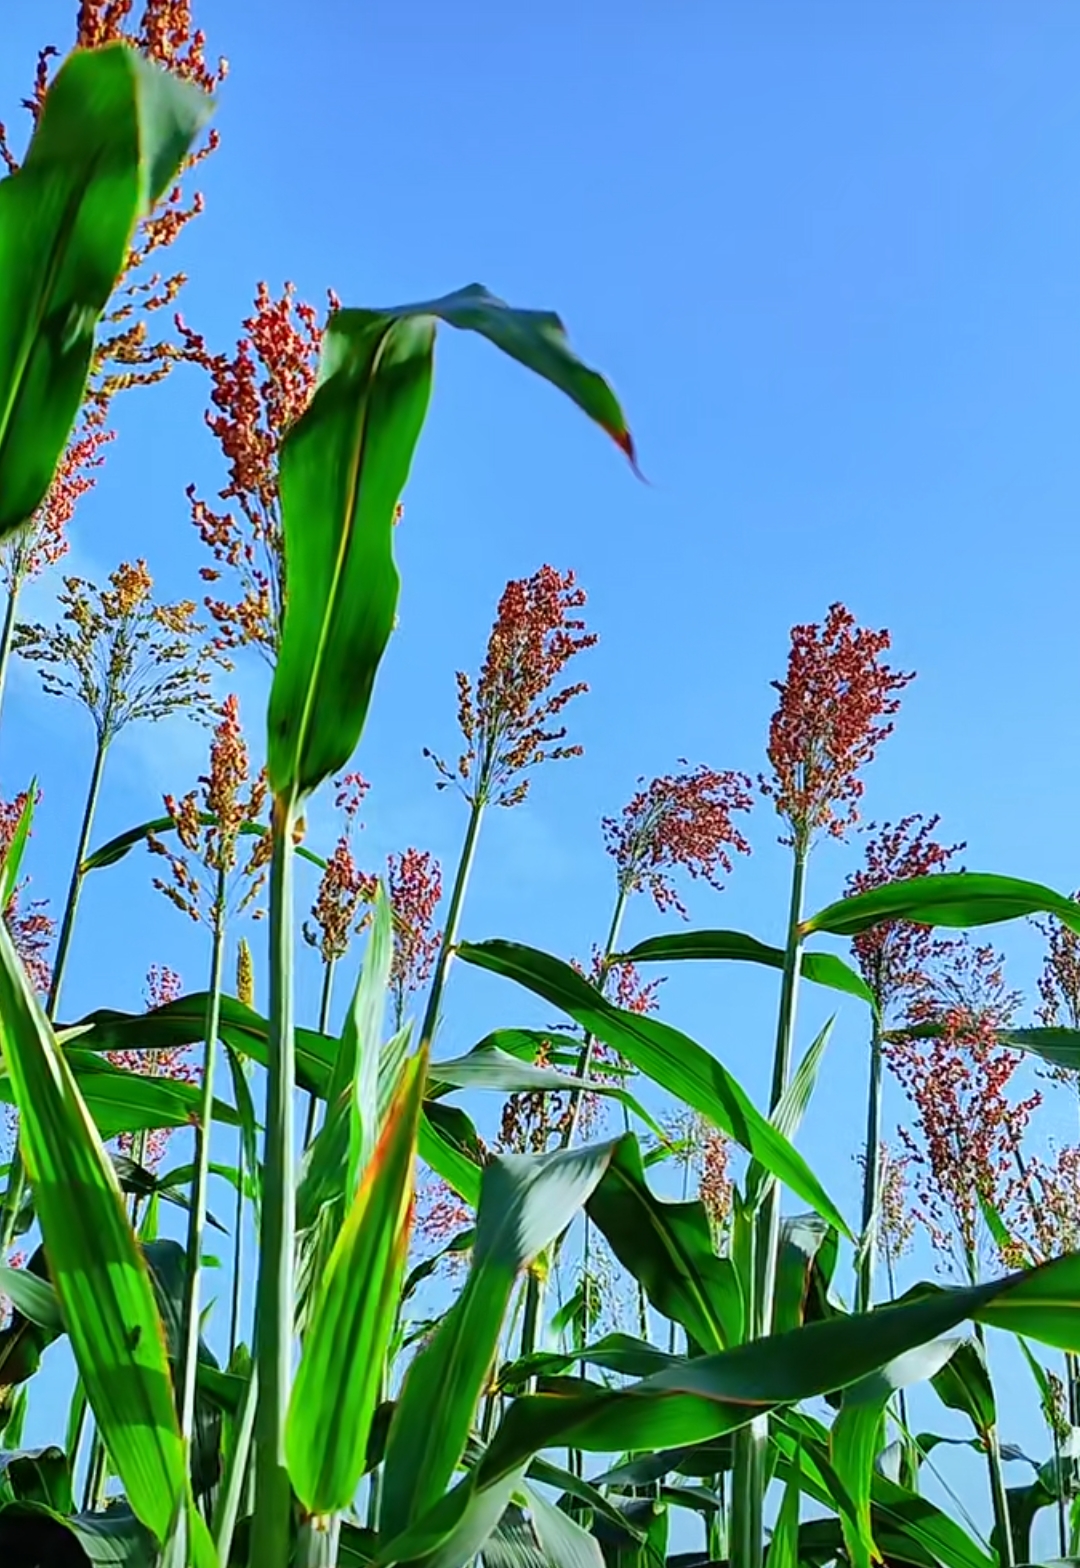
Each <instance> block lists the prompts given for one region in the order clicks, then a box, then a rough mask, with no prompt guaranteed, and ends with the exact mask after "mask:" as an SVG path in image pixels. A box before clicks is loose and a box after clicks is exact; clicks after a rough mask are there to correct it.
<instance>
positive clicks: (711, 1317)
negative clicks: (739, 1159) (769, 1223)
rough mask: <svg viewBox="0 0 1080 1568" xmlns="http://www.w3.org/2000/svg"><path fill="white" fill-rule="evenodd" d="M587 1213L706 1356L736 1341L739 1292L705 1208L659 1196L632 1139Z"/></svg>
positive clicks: (740, 1304)
mask: <svg viewBox="0 0 1080 1568" xmlns="http://www.w3.org/2000/svg"><path fill="white" fill-rule="evenodd" d="M587 1210H588V1214H589V1218H590V1219H591V1220H592V1221H593V1223H594V1224H595V1225H596V1227H597V1229H598V1230H600V1231H601V1232H602V1234H603V1235H604V1237H605V1238H606V1239H607V1243H608V1245H609V1246H610V1248H611V1250H612V1251H613V1252H614V1254H615V1256H616V1257H617V1258H618V1260H619V1262H620V1263H621V1264H622V1265H623V1267H624V1268H625V1269H628V1270H629V1272H630V1273H631V1274H632V1275H633V1277H634V1278H635V1279H636V1280H639V1281H640V1282H641V1284H642V1285H643V1286H644V1287H645V1291H646V1293H647V1295H648V1297H649V1300H650V1301H651V1302H652V1304H653V1306H654V1307H655V1308H656V1310H657V1311H658V1312H659V1313H661V1314H662V1315H663V1316H664V1317H666V1318H670V1319H672V1320H673V1321H674V1322H676V1323H679V1324H681V1325H682V1327H683V1328H684V1329H685V1330H686V1332H687V1333H688V1334H689V1335H690V1337H691V1339H692V1340H694V1341H695V1342H696V1343H697V1344H698V1345H699V1346H700V1347H701V1349H702V1350H703V1351H706V1352H708V1351H714V1350H722V1349H724V1347H725V1346H728V1345H737V1344H738V1343H739V1341H740V1340H741V1338H742V1332H743V1301H742V1291H741V1289H740V1286H739V1281H738V1278H737V1276H736V1274H735V1269H734V1266H733V1264H732V1262H731V1259H730V1258H718V1257H717V1256H716V1250H715V1248H714V1246H713V1239H712V1232H711V1230H710V1228H709V1219H708V1215H707V1214H706V1212H705V1207H704V1205H703V1204H702V1203H699V1202H693V1203H687V1202H683V1203H673V1202H671V1201H669V1200H665V1199H661V1198H658V1197H656V1195H655V1194H654V1193H653V1192H652V1191H651V1190H650V1189H649V1185H648V1183H647V1182H646V1180H645V1170H644V1167H643V1165H642V1163H641V1152H640V1150H639V1148H638V1145H637V1142H636V1140H635V1139H631V1138H626V1139H623V1141H622V1142H621V1143H620V1145H619V1148H618V1151H617V1153H616V1155H615V1158H614V1159H613V1160H612V1161H611V1163H610V1165H609V1166H608V1168H607V1170H606V1171H605V1173H604V1177H603V1180H602V1181H601V1182H600V1184H599V1186H598V1187H597V1188H596V1191H595V1192H594V1193H593V1195H592V1197H591V1198H590V1199H589V1202H588V1204H587Z"/></svg>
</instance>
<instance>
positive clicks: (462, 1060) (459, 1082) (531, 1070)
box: [430, 1042, 665, 1138]
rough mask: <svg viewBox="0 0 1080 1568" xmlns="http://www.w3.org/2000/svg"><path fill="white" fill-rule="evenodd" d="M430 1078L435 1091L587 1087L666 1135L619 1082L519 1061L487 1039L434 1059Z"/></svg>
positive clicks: (514, 1091) (507, 1091)
mask: <svg viewBox="0 0 1080 1568" xmlns="http://www.w3.org/2000/svg"><path fill="white" fill-rule="evenodd" d="M430 1079H431V1093H432V1095H439V1094H442V1093H446V1092H448V1091H450V1090H454V1089H465V1090H470V1089H471V1090H475V1089H495V1090H497V1091H498V1092H499V1093H500V1094H530V1093H541V1094H543V1093H547V1094H566V1093H568V1092H570V1091H571V1090H574V1089H582V1090H587V1091H588V1092H589V1093H590V1094H602V1095H604V1096H605V1097H607V1098H609V1099H612V1100H618V1101H619V1103H620V1104H621V1105H625V1106H626V1108H627V1110H629V1111H632V1112H633V1114H634V1115H635V1116H636V1117H638V1119H639V1120H640V1121H641V1122H643V1123H644V1125H645V1126H646V1127H648V1128H649V1130H650V1131H651V1132H652V1133H654V1134H655V1135H656V1136H657V1137H659V1138H663V1137H664V1136H665V1135H664V1132H663V1129H662V1128H661V1127H660V1126H659V1125H658V1123H657V1122H656V1120H655V1119H654V1117H652V1116H651V1115H650V1114H649V1112H648V1111H647V1110H646V1109H645V1107H644V1106H643V1105H642V1104H641V1102H640V1101H639V1100H636V1099H635V1098H634V1096H633V1095H632V1094H630V1093H629V1091H628V1090H626V1089H620V1088H619V1087H618V1085H617V1084H613V1083H607V1082H605V1081H604V1080H603V1079H593V1078H588V1079H586V1078H578V1077H577V1076H576V1074H574V1073H561V1072H555V1071H553V1070H552V1069H551V1068H550V1067H537V1066H534V1065H533V1063H532V1062H531V1061H525V1062H523V1061H520V1060H519V1059H518V1058H517V1057H516V1056H511V1055H510V1053H509V1052H508V1051H504V1050H501V1049H500V1048H499V1047H498V1046H497V1045H489V1044H487V1043H486V1042H485V1043H482V1044H480V1045H477V1046H474V1047H473V1049H472V1050H471V1051H469V1052H468V1053H467V1054H466V1055H465V1056H456V1057H453V1058H451V1059H450V1060H448V1061H442V1062H432V1064H431V1072H430Z"/></svg>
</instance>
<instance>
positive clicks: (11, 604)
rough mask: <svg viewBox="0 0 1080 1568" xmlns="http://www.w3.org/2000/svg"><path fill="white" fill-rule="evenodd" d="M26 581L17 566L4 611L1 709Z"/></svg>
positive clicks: (0, 654) (0, 648)
mask: <svg viewBox="0 0 1080 1568" xmlns="http://www.w3.org/2000/svg"><path fill="white" fill-rule="evenodd" d="M24 581H25V579H24V576H23V573H22V571H21V570H20V569H19V567H18V565H17V564H16V566H15V568H14V570H13V572H12V577H11V586H10V588H9V589H8V598H7V607H6V609H5V610H4V626H3V630H2V631H0V708H2V706H3V702H4V693H5V691H6V689H7V672H8V665H9V664H10V663H11V640H12V637H13V636H14V633H15V617H16V614H17V611H18V604H19V594H20V593H21V591H22V585H23V582H24Z"/></svg>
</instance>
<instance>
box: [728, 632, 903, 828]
mask: <svg viewBox="0 0 1080 1568" xmlns="http://www.w3.org/2000/svg"><path fill="white" fill-rule="evenodd" d="M890 641H891V639H890V637H889V633H888V632H887V631H878V632H874V631H868V630H867V629H865V628H864V627H859V626H856V624H855V618H854V616H853V615H852V614H851V612H850V611H849V610H847V609H845V608H844V606H843V605H842V604H834V605H832V606H830V608H829V612H828V615H827V616H826V618H825V623H824V625H823V626H819V625H817V624H814V623H810V624H806V625H800V626H794V627H792V631H791V651H790V653H789V655H788V668H787V677H786V679H785V680H783V681H774V682H773V685H774V686H775V688H776V690H777V691H778V692H779V693H780V701H779V704H778V705H777V708H776V712H775V713H774V714H773V717H772V722H771V724H770V726H769V744H768V757H769V762H770V764H771V766H772V775H771V777H765V776H762V777H761V778H760V781H759V782H760V785H761V790H762V793H763V794H764V795H766V796H768V797H769V798H770V799H771V800H772V801H773V803H774V804H775V806H776V810H777V813H778V814H779V815H780V816H781V817H782V818H783V820H784V822H785V823H786V824H787V828H788V832H787V834H786V835H785V836H784V837H783V838H782V839H781V842H782V843H785V844H793V845H794V846H795V847H796V848H797V849H798V850H799V851H800V852H801V853H804V854H805V852H806V850H807V849H808V848H809V846H810V843H811V841H812V839H813V837H814V835H815V834H817V833H819V832H826V833H830V834H832V835H833V837H835V838H843V836H844V834H845V833H846V831H847V829H848V828H849V827H850V826H851V825H852V824H853V823H854V822H856V821H857V819H858V806H859V801H860V799H861V797H862V793H863V784H862V780H861V779H860V778H859V773H860V770H861V769H862V768H864V767H866V766H867V764H868V763H870V762H872V761H873V758H874V754H875V752H876V751H877V748H878V746H879V745H880V744H881V742H882V741H883V740H884V739H885V738H886V737H887V736H888V735H890V734H891V733H892V723H891V717H892V715H893V714H895V713H896V712H897V710H898V709H899V706H900V701H899V697H898V696H897V693H898V692H900V691H901V690H902V689H903V688H904V687H905V686H906V685H907V684H908V682H909V681H911V680H913V679H914V676H913V675H904V674H901V673H899V672H898V671H896V670H893V669H891V668H890V667H889V665H887V664H885V663H884V662H883V660H882V654H884V653H885V652H886V651H887V650H888V648H889V646H890Z"/></svg>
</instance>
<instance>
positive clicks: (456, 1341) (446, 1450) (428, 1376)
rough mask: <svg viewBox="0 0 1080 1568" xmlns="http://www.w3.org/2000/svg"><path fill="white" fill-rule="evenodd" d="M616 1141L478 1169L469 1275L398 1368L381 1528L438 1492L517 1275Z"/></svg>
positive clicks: (403, 1522)
mask: <svg viewBox="0 0 1080 1568" xmlns="http://www.w3.org/2000/svg"><path fill="white" fill-rule="evenodd" d="M618 1148H619V1143H607V1144H599V1145H594V1146H591V1147H585V1148H582V1149H570V1150H563V1151H559V1152H557V1153H555V1154H547V1155H539V1156H534V1157H530V1156H526V1155H510V1154H507V1155H501V1156H499V1157H497V1158H495V1159H493V1160H492V1161H491V1163H490V1164H489V1165H487V1166H485V1168H484V1173H483V1177H482V1180H481V1188H480V1203H479V1207H478V1210H477V1216H476V1237H475V1241H474V1243H473V1255H472V1266H471V1268H470V1271H469V1277H468V1279H467V1281H466V1283H465V1286H464V1289H463V1290H462V1292H461V1295H460V1296H459V1297H458V1299H457V1301H456V1302H455V1304H454V1306H453V1307H452V1308H451V1310H450V1311H449V1312H448V1313H447V1314H446V1316H445V1317H444V1318H443V1320H442V1323H441V1324H440V1326H439V1328H438V1329H437V1331H436V1333H435V1335H434V1337H433V1338H432V1340H431V1341H430V1343H429V1344H428V1345H427V1347H426V1348H425V1349H424V1350H423V1351H421V1353H420V1354H419V1355H418V1356H417V1357H416V1359H415V1361H413V1362H412V1364H411V1366H410V1367H409V1370H408V1372H407V1373H406V1374H405V1381H404V1383H403V1385H402V1390H401V1396H400V1398H399V1399H398V1403H397V1408H396V1409H395V1411H394V1417H393V1421H392V1422H391V1426H390V1436H389V1439H388V1442H387V1449H386V1466H385V1470H384V1475H383V1494H382V1514H381V1518H382V1527H383V1531H384V1533H386V1534H387V1535H389V1536H396V1535H399V1534H402V1533H404V1532H405V1531H406V1530H408V1529H410V1527H411V1526H412V1525H413V1524H415V1523H416V1522H417V1521H419V1520H420V1519H422V1518H423V1516H424V1515H425V1514H426V1512H427V1510H428V1509H429V1508H430V1507H432V1506H433V1505H434V1503H435V1502H436V1500H437V1499H438V1498H439V1497H440V1496H441V1495H442V1493H443V1491H444V1490H445V1488H446V1486H447V1484H448V1482H449V1481H450V1478H451V1476H452V1475H453V1473H454V1470H455V1468H456V1466H457V1464H458V1463H459V1461H460V1459H461V1456H462V1454H463V1453H464V1450H465V1443H466V1440H467V1438H468V1435H469V1430H470V1427H471V1425H472V1421H473V1416H474V1414H475V1411H476V1405H477V1400H478V1399H479V1397H480V1394H481V1391H482V1389H483V1386H484V1382H485V1380H486V1378H487V1376H488V1373H489V1371H490V1368H491V1364H492V1361H493V1360H494V1357H495V1352H496V1347H497V1345H498V1341H499V1334H500V1331H501V1329H502V1324H503V1318H504V1316H505V1314H506V1310H507V1307H508V1306H509V1303H510V1297H511V1294H512V1292H513V1288H514V1284H515V1281H516V1279H517V1276H518V1274H519V1272H520V1271H521V1270H522V1269H523V1268H526V1267H527V1266H528V1265H529V1264H530V1263H531V1262H532V1261H533V1259H534V1258H536V1257H537V1256H538V1254H539V1253H541V1252H542V1251H543V1250H544V1248H545V1247H547V1246H548V1245H549V1244H550V1243H551V1242H552V1241H553V1240H554V1238H555V1237H556V1236H558V1235H560V1234H561V1232H562V1231H563V1230H564V1229H565V1228H566V1226H567V1225H568V1224H569V1223H570V1221H571V1220H572V1219H573V1217H574V1215H575V1214H576V1213H577V1211H578V1210H579V1209H580V1208H581V1206H582V1204H583V1203H585V1202H586V1201H587V1200H588V1198H589V1196H590V1194H591V1193H592V1192H593V1191H594V1190H595V1188H596V1185H597V1183H598V1182H599V1181H600V1180H601V1178H602V1177H603V1175H604V1173H605V1171H606V1170H607V1169H608V1167H609V1166H610V1163H611V1161H612V1159H613V1158H614V1156H615V1153H616V1151H617V1149H618ZM528 1457H530V1458H531V1455H529V1456H528ZM510 1468H511V1469H513V1468H515V1467H513V1466H511V1467H510Z"/></svg>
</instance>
